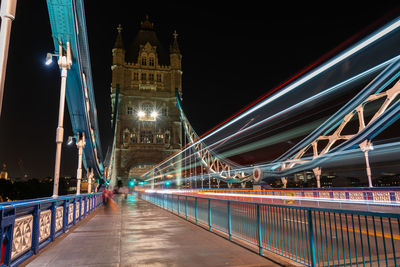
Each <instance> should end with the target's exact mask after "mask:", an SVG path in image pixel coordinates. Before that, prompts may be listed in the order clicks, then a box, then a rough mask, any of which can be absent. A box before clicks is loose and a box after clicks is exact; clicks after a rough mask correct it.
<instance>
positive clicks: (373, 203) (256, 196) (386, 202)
mask: <svg viewBox="0 0 400 267" xmlns="http://www.w3.org/2000/svg"><path fill="white" fill-rule="evenodd" d="M160 193H162V192H160ZM197 194H199V195H206V196H207V195H208V196H223V197H225V196H226V197H241V198H258V199H281V200H292V201H293V200H298V201H313V202H330V203H342V204H364V205H365V204H369V205H384V206H388V205H389V206H396V207H400V204H399V203H392V202H389V201H381V202H376V201H373V200H356V199H333V198H323V197H318V198H315V197H299V196H277V195H258V194H235V193H213V192H198V193H197Z"/></svg>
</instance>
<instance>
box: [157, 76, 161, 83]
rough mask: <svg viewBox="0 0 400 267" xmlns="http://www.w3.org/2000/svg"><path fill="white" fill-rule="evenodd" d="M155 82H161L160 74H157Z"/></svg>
mask: <svg viewBox="0 0 400 267" xmlns="http://www.w3.org/2000/svg"><path fill="white" fill-rule="evenodd" d="M157 82H161V74H157Z"/></svg>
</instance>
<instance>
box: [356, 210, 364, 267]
mask: <svg viewBox="0 0 400 267" xmlns="http://www.w3.org/2000/svg"><path fill="white" fill-rule="evenodd" d="M357 217H358V230H359V231H360V244H361V255H362V259H363V266H364V267H365V258H364V243H363V238H362V235H363V233H362V228H361V219H360V215H357Z"/></svg>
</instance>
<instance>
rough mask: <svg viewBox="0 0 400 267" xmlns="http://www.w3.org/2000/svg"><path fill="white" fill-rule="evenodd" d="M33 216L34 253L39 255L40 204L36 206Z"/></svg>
mask: <svg viewBox="0 0 400 267" xmlns="http://www.w3.org/2000/svg"><path fill="white" fill-rule="evenodd" d="M32 215H33V221H32V251H33V253H35V254H37V253H38V252H39V232H40V226H39V224H40V204H38V205H35V208H34V210H33V214H32Z"/></svg>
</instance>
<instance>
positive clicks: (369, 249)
mask: <svg viewBox="0 0 400 267" xmlns="http://www.w3.org/2000/svg"><path fill="white" fill-rule="evenodd" d="M364 219H365V227H366V229H367V244H368V252H369V263H370V265H371V267H372V254H371V244H370V241H369V228H368V219H367V216H366V215H365V216H364Z"/></svg>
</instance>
